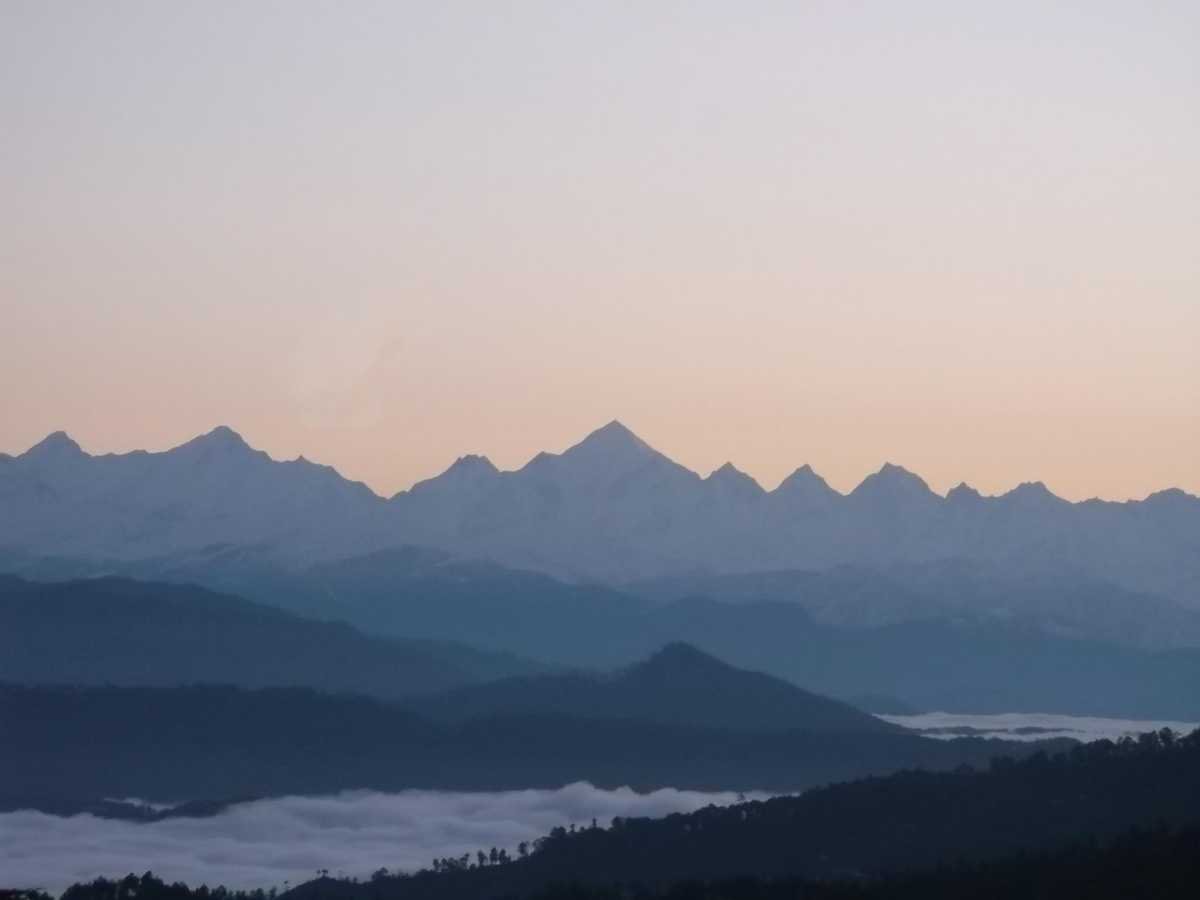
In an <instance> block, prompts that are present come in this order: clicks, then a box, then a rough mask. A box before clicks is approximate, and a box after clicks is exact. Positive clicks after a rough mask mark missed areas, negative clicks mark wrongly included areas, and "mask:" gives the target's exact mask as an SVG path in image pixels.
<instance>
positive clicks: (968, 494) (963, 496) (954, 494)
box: [946, 481, 983, 503]
mask: <svg viewBox="0 0 1200 900" xmlns="http://www.w3.org/2000/svg"><path fill="white" fill-rule="evenodd" d="M946 499H947V500H950V501H952V502H955V503H967V502H973V501H975V500H982V499H983V495H982V494H981V493H979V491H977V490H975V488H973V487H971V486H970V485H969V484H967V483H966V482H965V481H960V482H959V483H958V484H956V485H955V486H954V487H952V488H950V492H949V493H948V494H946Z"/></svg>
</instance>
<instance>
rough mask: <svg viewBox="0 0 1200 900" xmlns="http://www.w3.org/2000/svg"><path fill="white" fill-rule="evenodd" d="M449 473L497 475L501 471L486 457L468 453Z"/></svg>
mask: <svg viewBox="0 0 1200 900" xmlns="http://www.w3.org/2000/svg"><path fill="white" fill-rule="evenodd" d="M446 471H447V472H462V473H466V472H487V473H489V474H495V473H497V472H499V471H500V470H499V469H497V468H496V466H495V465H494V464H493V463H492V461H491V460H490V459H488V458H487V457H486V456H482V455H480V454H477V453H468V454H466V455H465V456H460V457H459V458H458V459H456V460H455V461H454V462H453V464H452V465H451V466H450V468H448V469H447V470H446Z"/></svg>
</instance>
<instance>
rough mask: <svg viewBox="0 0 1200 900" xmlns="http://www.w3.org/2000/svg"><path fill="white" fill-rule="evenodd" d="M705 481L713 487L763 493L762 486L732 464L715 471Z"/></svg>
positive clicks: (728, 463)
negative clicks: (723, 486)
mask: <svg viewBox="0 0 1200 900" xmlns="http://www.w3.org/2000/svg"><path fill="white" fill-rule="evenodd" d="M704 480H705V482H706V483H707V484H711V485H718V486H721V485H726V486H729V487H732V488H734V489H735V490H740V491H750V492H753V493H755V494H761V493H763V489H762V485H760V484H759V483H758V482H757V481H755V480H754V478H753V477H752V476H750V475H747V474H746V473H745V472H743V471H742V470H741V469H739V468H738V467H737V466H735V465H734V464H733V463H731V462H727V463H725V464H724V465H723V466H721V467H720V468H719V469H715V470H713V472H712V473H711V474H710V475H709V476H708V478H706V479H704Z"/></svg>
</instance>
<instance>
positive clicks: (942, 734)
mask: <svg viewBox="0 0 1200 900" xmlns="http://www.w3.org/2000/svg"><path fill="white" fill-rule="evenodd" d="M879 718H881V719H884V720H886V721H888V722H893V723H895V724H896V725H903V726H904V727H905V728H914V729H916V730H918V731H920V732H922V733H923V734H924V735H925V736H926V737H932V738H941V739H944V740H951V739H953V738H956V737H961V736H962V735H961V734H960V733H956V731H955V729H961V728H974V729H976V730H978V731H981V732H984V734H983V736H984V737H998V738H1004V739H1006V740H1012V741H1040V740H1045V739H1047V738H1060V737H1064V738H1074V739H1075V740H1077V741H1099V740H1103V739H1105V738H1107V739H1108V740H1112V741H1115V740H1119V739H1120V738H1122V737H1125V736H1126V735H1129V736H1130V737H1136V736H1137V735H1139V734H1142V733H1143V732H1146V731H1161V730H1162V729H1163V728H1170V729H1171V730H1172V731H1175V732H1178V733H1180V734H1188V733H1190V732H1192V731H1193V730H1195V729H1196V728H1197V727H1198V726H1197V724H1196V723H1195V722H1169V721H1158V720H1153V721H1151V720H1144V719H1106V718H1103V717H1100V716H1061V715H1055V714H1053V713H997V714H993V715H976V714H971V713H947V712H931V713H921V714H920V715H915V716H882V715H881V716H880V717H879ZM1026 729H1028V730H1026Z"/></svg>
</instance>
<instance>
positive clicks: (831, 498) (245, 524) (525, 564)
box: [0, 422, 1200, 606]
mask: <svg viewBox="0 0 1200 900" xmlns="http://www.w3.org/2000/svg"><path fill="white" fill-rule="evenodd" d="M402 544H416V545H423V546H428V547H437V548H441V549H443V550H447V551H450V552H452V553H455V554H458V555H460V556H465V557H472V558H481V559H490V560H494V561H496V562H500V563H503V564H505V565H509V566H517V567H520V568H526V569H532V570H536V571H541V572H545V573H549V574H554V575H556V576H558V577H563V578H567V579H569V580H602V581H624V580H627V579H630V578H638V577H652V576H661V575H683V574H694V573H698V572H705V573H712V574H717V573H730V572H752V571H767V570H774V569H794V568H806V569H825V568H829V567H831V566H835V565H841V564H863V565H873V566H878V565H891V564H895V563H903V562H921V561H935V560H944V559H951V558H961V559H966V560H972V561H976V562H988V563H992V564H995V565H998V566H1001V567H1003V568H1004V570H1005V571H1006V572H1008V573H1009V574H1010V575H1014V576H1017V575H1035V574H1045V573H1048V572H1049V573H1069V574H1073V575H1076V576H1080V577H1086V578H1090V579H1094V580H1104V581H1111V582H1114V583H1116V584H1119V585H1122V586H1124V587H1126V588H1127V589H1130V590H1136V591H1144V592H1149V593H1155V594H1159V595H1163V596H1166V597H1169V598H1171V599H1172V600H1173V601H1175V602H1178V603H1183V604H1187V605H1193V606H1200V499H1198V498H1196V497H1193V496H1191V495H1188V494H1185V493H1183V492H1182V491H1178V490H1168V491H1163V492H1161V493H1158V494H1154V495H1152V496H1150V497H1148V498H1147V499H1146V500H1144V501H1140V502H1129V503H1107V502H1102V501H1098V500H1091V501H1087V502H1084V503H1068V502H1066V501H1063V500H1061V499H1059V498H1057V497H1054V495H1053V494H1051V493H1050V492H1049V491H1048V490H1047V489H1046V488H1045V486H1044V485H1040V484H1029V485H1022V486H1021V487H1018V488H1016V489H1015V490H1013V491H1011V492H1009V493H1008V494H1005V495H1003V496H1000V497H983V496H981V495H979V494H978V493H976V492H974V491H972V490H971V489H969V488H967V487H966V486H961V487H960V488H957V489H955V490H954V491H952V492H951V493H950V494H949V495H948V496H947V497H941V496H939V495H937V494H935V493H933V492H932V491H931V490H930V489H929V488H928V486H927V485H926V484H925V483H924V481H922V480H921V479H920V478H919V477H918V476H916V475H914V474H913V473H911V472H908V471H906V470H905V469H903V468H901V467H899V466H895V465H891V464H889V465H885V466H883V467H882V468H881V469H880V470H879V471H878V472H877V473H875V474H873V475H871V476H869V477H868V478H867V479H865V480H864V481H863V483H862V484H861V485H859V487H857V488H856V489H855V490H854V491H852V492H851V493H850V494H849V495H845V496H843V495H841V494H838V493H837V492H835V491H833V490H831V489H830V488H829V487H828V485H826V484H825V483H824V481H822V480H821V479H820V477H819V476H818V475H817V474H816V473H814V472H813V471H812V470H811V469H809V468H807V467H802V468H800V469H798V470H797V471H796V472H795V473H794V474H793V475H792V476H790V477H789V478H788V479H786V480H785V481H784V483H783V484H781V485H780V486H779V487H778V488H777V489H776V490H774V491H770V492H767V491H764V490H762V489H761V488H760V487H759V486H758V485H757V484H756V483H755V482H754V480H753V479H752V478H750V477H749V476H747V475H745V474H744V473H742V472H739V471H738V470H737V469H736V468H734V467H733V466H732V465H726V466H723V467H722V468H720V469H718V470H717V471H716V472H714V473H712V475H710V476H709V477H707V478H701V477H700V476H699V475H697V474H696V473H694V472H691V471H689V470H688V469H686V468H684V467H682V466H680V465H678V464H676V463H674V462H672V461H671V460H670V459H668V458H667V457H665V456H663V455H662V454H661V453H659V452H657V451H656V450H654V449H653V448H652V447H650V446H648V445H647V444H646V443H645V442H644V441H642V440H640V439H639V438H638V437H637V436H636V435H634V434H633V433H632V432H630V431H629V430H628V429H626V428H625V427H624V426H622V425H621V424H620V423H618V422H612V423H610V424H608V425H606V426H604V427H603V428H601V429H599V430H597V431H595V432H593V433H592V434H590V435H589V436H588V437H587V438H586V439H584V440H583V441H581V442H580V443H578V444H576V445H575V446H573V447H571V448H570V449H568V450H567V451H565V452H563V453H561V454H550V453H541V454H538V455H537V456H536V457H534V459H532V460H531V461H530V462H529V463H528V464H527V465H525V466H524V467H522V468H521V469H519V470H516V471H513V472H501V471H499V470H497V469H496V468H495V467H494V466H493V465H492V464H491V463H490V462H489V461H488V460H487V459H485V458H483V457H463V458H461V459H460V460H458V461H457V462H456V463H455V464H454V465H452V466H451V467H450V468H449V469H448V470H447V471H446V472H444V473H443V474H441V475H439V476H437V477H436V478H431V479H429V480H427V481H424V482H421V483H420V484H418V485H416V486H414V487H413V488H412V489H411V490H410V491H406V492H403V493H401V494H398V495H396V496H395V497H393V498H391V499H390V500H385V499H383V498H380V497H378V496H376V495H374V494H373V493H371V491H370V490H368V489H367V488H366V487H365V486H363V485H361V484H358V483H354V482H350V481H347V480H345V479H343V478H341V477H340V476H339V475H338V474H337V473H336V472H335V471H334V470H332V469H330V468H328V467H324V466H319V465H315V464H313V463H310V462H308V461H306V460H304V459H303V458H301V459H297V460H294V461H291V462H276V461H274V460H272V459H270V458H269V457H268V456H267V455H266V454H264V453H261V452H259V451H256V450H253V449H252V448H250V447H249V446H247V445H246V444H245V442H244V441H242V439H241V438H240V437H238V436H237V435H236V434H235V433H234V432H232V431H230V430H229V429H227V428H218V429H216V430H214V431H212V432H210V433H209V434H207V435H204V436H202V437H199V438H196V439H195V440H193V441H190V442H189V443H187V444H184V445H182V446H180V447H177V448H175V449H173V450H170V451H167V452H164V453H145V452H135V453H128V454H123V455H107V456H95V457H94V456H89V455H88V454H86V453H84V452H83V451H82V450H81V449H80V448H79V447H78V445H76V444H75V443H74V442H73V441H71V440H70V438H68V437H67V436H66V435H64V434H61V433H58V434H55V435H51V436H50V437H48V438H47V439H46V440H45V441H43V442H42V443H41V444H39V445H37V446H36V447H34V448H33V449H31V450H29V451H28V452H26V453H24V454H22V455H20V456H17V457H5V458H2V459H0V547H5V548H8V550H9V551H10V552H17V553H21V554H25V555H35V556H36V555H51V554H52V555H57V556H64V557H75V558H88V559H93V560H95V559H119V560H133V559H146V558H152V557H161V556H169V555H185V556H186V555H193V556H194V555H197V554H200V553H203V552H205V551H206V548H210V547H212V546H214V545H225V546H227V545H237V546H246V547H255V548H257V551H256V552H258V553H260V554H261V555H263V556H264V557H265V558H269V559H271V560H273V561H274V562H276V563H280V564H283V565H287V566H292V567H295V566H299V565H301V564H304V563H308V562H311V561H314V560H336V559H340V558H345V557H349V556H353V555H359V554H362V553H365V552H369V551H371V550H375V549H383V548H387V547H394V546H399V545H402Z"/></svg>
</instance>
